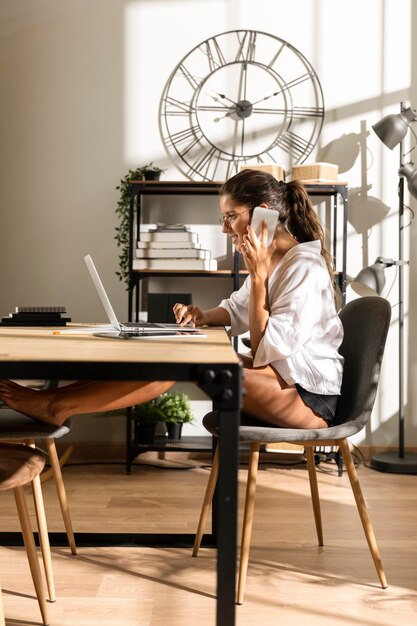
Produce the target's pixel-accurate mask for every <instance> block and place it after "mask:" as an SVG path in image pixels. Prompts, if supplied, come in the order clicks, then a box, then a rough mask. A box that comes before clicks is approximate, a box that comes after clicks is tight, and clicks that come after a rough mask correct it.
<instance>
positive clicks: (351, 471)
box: [339, 439, 388, 589]
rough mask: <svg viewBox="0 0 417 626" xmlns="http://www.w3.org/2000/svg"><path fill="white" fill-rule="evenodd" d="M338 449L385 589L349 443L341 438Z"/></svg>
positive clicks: (382, 569) (379, 560) (378, 556)
mask: <svg viewBox="0 0 417 626" xmlns="http://www.w3.org/2000/svg"><path fill="white" fill-rule="evenodd" d="M339 445H340V449H341V451H342V454H343V461H344V463H345V466H346V470H347V473H348V476H349V480H350V484H351V486H352V491H353V495H354V496H355V500H356V506H357V508H358V512H359V516H360V518H361V522H362V526H363V530H364V532H365V537H366V541H367V542H368V546H369V550H370V552H371V555H372V559H373V561H374V564H375V569H376V571H377V574H378V578H379V580H380V582H381V587H382V588H383V589H386V588H387V587H388V585H387V579H386V577H385V572H384V568H383V567H382V561H381V557H380V555H379V550H378V546H377V543H376V539H375V534H374V529H373V528H372V522H371V518H370V517H369V513H368V509H367V507H366V504H365V498H364V497H363V493H362V489H361V486H360V484H359V479H358V475H357V473H356V469H355V465H354V463H353V460H352V455H351V453H350V449H349V444H348V442H347V440H346V439H341V440H340V442H339Z"/></svg>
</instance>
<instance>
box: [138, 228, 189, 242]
mask: <svg viewBox="0 0 417 626" xmlns="http://www.w3.org/2000/svg"><path fill="white" fill-rule="evenodd" d="M140 241H143V242H150V241H152V242H153V241H191V242H194V243H198V233H192V232H190V231H188V230H154V231H150V230H148V231H145V232H141V233H140Z"/></svg>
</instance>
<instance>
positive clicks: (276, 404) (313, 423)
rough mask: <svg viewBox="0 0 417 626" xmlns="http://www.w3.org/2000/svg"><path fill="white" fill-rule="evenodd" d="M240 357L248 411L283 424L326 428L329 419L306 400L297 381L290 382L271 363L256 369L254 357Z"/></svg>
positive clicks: (245, 405)
mask: <svg viewBox="0 0 417 626" xmlns="http://www.w3.org/2000/svg"><path fill="white" fill-rule="evenodd" d="M240 357H241V359H242V361H243V365H244V376H243V387H244V388H245V390H246V394H245V395H244V397H243V410H244V411H245V413H247V414H248V415H252V416H253V417H258V418H259V419H262V420H263V421H264V422H270V423H271V424H274V425H275V426H279V427H281V428H327V423H326V421H325V420H324V419H323V418H322V417H321V416H320V415H317V414H316V413H314V411H312V409H311V408H310V407H308V406H307V405H305V404H304V402H303V401H302V399H301V398H300V396H299V394H298V391H297V390H296V388H295V387H294V385H287V383H286V382H285V381H284V380H283V379H282V378H281V376H280V375H279V374H278V372H276V371H275V370H274V369H273V368H272V367H271V366H270V365H268V366H265V367H260V368H256V369H254V368H253V367H252V359H250V358H249V357H247V356H242V355H240Z"/></svg>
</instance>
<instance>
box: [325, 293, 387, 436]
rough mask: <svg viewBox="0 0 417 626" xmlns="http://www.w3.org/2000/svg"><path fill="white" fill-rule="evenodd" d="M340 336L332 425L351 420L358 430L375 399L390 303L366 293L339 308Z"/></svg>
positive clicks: (364, 422)
mask: <svg viewBox="0 0 417 626" xmlns="http://www.w3.org/2000/svg"><path fill="white" fill-rule="evenodd" d="M339 315H340V319H341V321H342V324H343V330H344V338H343V342H342V345H341V346H340V349H339V352H340V354H341V355H342V356H343V357H344V359H345V365H344V370H343V382H342V391H341V398H340V400H339V404H338V407H337V412H336V416H335V420H334V423H335V425H340V424H345V423H346V422H352V421H354V422H355V423H356V426H357V430H358V431H359V430H361V429H362V428H363V427H364V426H365V425H366V423H367V421H368V420H369V417H370V415H371V411H372V408H373V406H374V402H375V396H376V392H377V388H378V382H379V374H380V370H381V362H382V356H383V354H384V348H385V341H386V338H387V334H388V329H389V325H390V320H391V306H390V304H389V302H388V301H387V300H385V299H384V298H380V297H379V296H366V297H364V298H358V299H357V300H353V302H349V303H348V304H346V305H345V306H344V307H343V308H342V309H341V311H340V314H339Z"/></svg>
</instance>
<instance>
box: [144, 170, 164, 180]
mask: <svg viewBox="0 0 417 626" xmlns="http://www.w3.org/2000/svg"><path fill="white" fill-rule="evenodd" d="M143 177H144V179H145V180H159V179H160V177H161V172H143Z"/></svg>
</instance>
